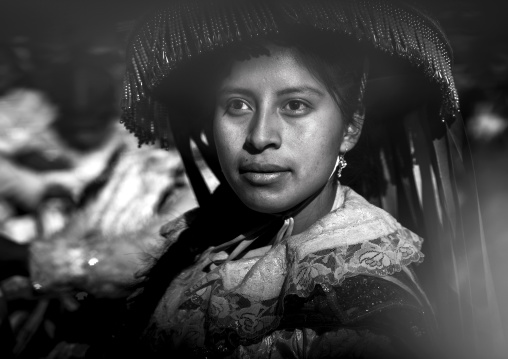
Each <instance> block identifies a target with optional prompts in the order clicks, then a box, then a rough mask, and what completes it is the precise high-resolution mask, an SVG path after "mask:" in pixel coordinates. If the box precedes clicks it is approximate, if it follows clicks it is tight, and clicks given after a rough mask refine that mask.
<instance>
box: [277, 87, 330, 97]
mask: <svg viewBox="0 0 508 359" xmlns="http://www.w3.org/2000/svg"><path fill="white" fill-rule="evenodd" d="M309 92H310V93H312V94H314V95H318V96H320V97H322V96H325V93H324V92H323V91H321V90H319V89H317V88H315V87H312V86H298V87H288V88H285V89H282V90H279V91H277V95H278V96H284V95H290V94H306V93H309Z"/></svg>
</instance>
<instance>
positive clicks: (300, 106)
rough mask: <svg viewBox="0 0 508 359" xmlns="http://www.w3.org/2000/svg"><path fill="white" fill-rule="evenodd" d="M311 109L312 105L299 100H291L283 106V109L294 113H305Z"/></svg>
mask: <svg viewBox="0 0 508 359" xmlns="http://www.w3.org/2000/svg"><path fill="white" fill-rule="evenodd" d="M309 109H310V106H309V105H307V104H306V103H304V102H302V101H299V100H291V101H289V102H288V103H286V105H285V106H284V107H283V108H282V110H284V111H286V112H289V113H292V114H303V113H306V112H307V111H308V110H309Z"/></svg>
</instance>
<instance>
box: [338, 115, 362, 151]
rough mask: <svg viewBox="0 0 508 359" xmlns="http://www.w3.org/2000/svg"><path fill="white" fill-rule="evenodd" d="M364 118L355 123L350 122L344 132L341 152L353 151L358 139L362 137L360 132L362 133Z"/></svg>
mask: <svg viewBox="0 0 508 359" xmlns="http://www.w3.org/2000/svg"><path fill="white" fill-rule="evenodd" d="M362 127H363V120H362V121H357V122H355V123H354V124H349V125H348V126H347V128H346V131H345V133H344V139H343V140H342V143H341V144H340V153H345V152H347V151H351V150H352V149H353V148H354V147H355V145H356V143H357V142H358V139H359V138H360V134H361V133H362Z"/></svg>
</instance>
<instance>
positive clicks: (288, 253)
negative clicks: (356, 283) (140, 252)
mask: <svg viewBox="0 0 508 359" xmlns="http://www.w3.org/2000/svg"><path fill="white" fill-rule="evenodd" d="M178 232H179V231H176V232H175V233H174V234H175V235H177V234H178ZM170 240H172V239H171V238H170ZM421 243H422V239H421V238H420V237H418V236H417V235H416V234H414V233H412V232H411V231H409V230H407V229H405V228H403V227H402V226H401V225H400V224H399V223H398V222H397V221H396V220H395V219H394V218H393V217H391V216H390V215H389V214H388V213H386V212H385V211H383V210H381V209H379V208H377V207H375V206H373V205H371V204H369V203H368V202H367V201H366V200H365V199H363V198H362V197H361V196H359V195H358V194H356V193H355V192H354V191H352V190H351V189H349V188H347V187H342V188H340V189H339V191H338V194H337V200H336V206H335V209H334V210H332V212H330V213H329V214H328V215H326V216H325V217H323V218H322V219H321V220H319V221H318V222H316V223H315V224H314V225H312V226H311V227H310V228H309V229H308V230H306V231H305V232H303V233H301V234H298V235H295V236H291V237H288V238H285V239H284V240H283V241H281V242H280V243H279V244H277V245H275V246H273V247H272V248H271V249H270V250H269V251H268V252H266V253H265V254H264V255H261V256H257V257H251V258H244V259H238V260H235V261H231V262H225V263H223V264H221V265H219V266H217V267H216V268H214V269H213V270H211V271H210V272H208V273H206V272H205V268H206V267H207V266H208V265H209V264H210V262H211V259H210V258H211V257H213V256H214V255H215V253H214V248H213V247H211V248H209V249H208V250H206V251H205V252H204V253H203V254H202V255H201V256H200V258H199V259H198V260H197V262H196V263H195V264H194V265H193V266H192V267H190V268H188V269H187V270H185V271H184V272H182V273H181V274H180V275H179V276H178V277H177V278H176V279H175V280H174V281H173V283H172V284H171V285H170V287H169V288H168V290H167V291H166V293H165V295H164V296H163V298H162V299H161V301H160V303H159V305H158V307H157V309H156V311H155V313H154V315H153V317H152V320H151V324H150V326H149V329H147V334H148V333H150V335H152V336H154V337H159V338H160V337H161V336H165V337H170V338H171V342H172V343H171V345H172V346H174V347H181V346H185V347H190V348H202V347H207V346H211V345H212V346H215V350H218V349H219V350H220V346H221V345H222V344H221V343H223V341H222V340H221V338H224V337H228V341H229V342H230V343H231V342H233V343H237V345H249V344H252V343H254V342H257V341H260V340H261V339H263V337H265V338H266V336H267V335H269V334H270V332H273V330H275V329H276V328H277V327H278V326H279V323H280V321H281V318H282V316H283V314H284V299H285V298H286V297H287V296H289V295H296V296H298V297H302V298H305V297H308V296H309V295H310V294H311V293H312V292H313V291H314V289H315V288H316V286H317V285H320V286H321V287H322V288H323V290H325V291H327V290H330V288H331V287H337V286H340V285H341V284H342V283H343V282H344V280H346V279H347V278H350V277H353V276H357V275H368V276H375V277H385V276H390V275H392V274H394V273H396V272H400V271H401V270H402V269H404V267H406V266H408V265H409V264H411V263H419V262H421V261H422V260H423V254H422V253H421V252H420V249H421Z"/></svg>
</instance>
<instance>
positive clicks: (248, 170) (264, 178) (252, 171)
mask: <svg viewBox="0 0 508 359" xmlns="http://www.w3.org/2000/svg"><path fill="white" fill-rule="evenodd" d="M239 172H240V176H242V177H243V178H244V179H245V180H247V182H249V183H250V184H252V185H257V186H266V185H269V184H273V183H276V182H277V181H280V180H281V179H283V178H284V177H285V176H287V175H288V174H289V172H290V170H289V169H288V168H286V167H282V166H279V165H275V164H266V163H249V164H245V165H242V166H240V169H239Z"/></svg>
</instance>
